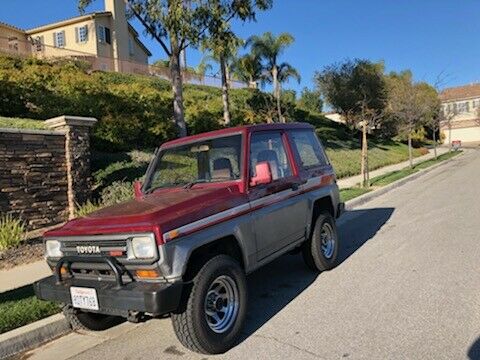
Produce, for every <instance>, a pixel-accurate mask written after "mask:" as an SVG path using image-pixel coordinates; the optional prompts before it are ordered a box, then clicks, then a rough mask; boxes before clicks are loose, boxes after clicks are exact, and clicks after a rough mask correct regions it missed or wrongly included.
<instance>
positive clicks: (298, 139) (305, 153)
mask: <svg viewBox="0 0 480 360" xmlns="http://www.w3.org/2000/svg"><path fill="white" fill-rule="evenodd" d="M289 135H290V138H291V139H292V143H293V146H294V147H295V148H296V150H297V153H298V155H299V157H300V162H301V165H302V167H303V168H304V169H308V168H311V167H315V166H322V165H326V164H328V160H327V157H326V156H325V153H324V151H323V148H322V145H320V141H318V138H317V136H316V135H315V133H314V132H313V131H311V130H292V131H290V132H289Z"/></svg>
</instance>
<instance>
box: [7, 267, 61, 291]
mask: <svg viewBox="0 0 480 360" xmlns="http://www.w3.org/2000/svg"><path fill="white" fill-rule="evenodd" d="M51 274H52V272H51V271H50V268H49V267H48V265H47V262H46V261H45V260H39V261H35V262H33V263H30V264H26V265H21V266H15V267H14V268H11V269H8V270H1V271H0V293H2V292H5V291H8V290H13V289H16V288H19V287H22V286H25V285H29V284H31V283H33V282H35V281H37V280H40V279H41V278H43V277H45V276H49V275H51Z"/></svg>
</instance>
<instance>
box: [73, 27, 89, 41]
mask: <svg viewBox="0 0 480 360" xmlns="http://www.w3.org/2000/svg"><path fill="white" fill-rule="evenodd" d="M75 40H76V41H77V43H86V42H87V41H88V26H87V25H85V26H80V27H77V28H75Z"/></svg>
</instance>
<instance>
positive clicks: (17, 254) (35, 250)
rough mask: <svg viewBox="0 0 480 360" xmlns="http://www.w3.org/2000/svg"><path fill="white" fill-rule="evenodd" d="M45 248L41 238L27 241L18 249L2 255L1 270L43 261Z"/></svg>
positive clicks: (0, 259)
mask: <svg viewBox="0 0 480 360" xmlns="http://www.w3.org/2000/svg"><path fill="white" fill-rule="evenodd" d="M43 253H44V247H43V241H42V238H41V237H36V238H33V239H29V240H26V241H25V242H24V243H23V244H21V245H19V246H18V247H15V248H12V249H8V250H6V251H4V252H2V253H0V270H7V269H11V268H13V267H14V266H18V265H24V264H28V263H31V262H34V261H37V260H41V259H43Z"/></svg>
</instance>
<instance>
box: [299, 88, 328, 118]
mask: <svg viewBox="0 0 480 360" xmlns="http://www.w3.org/2000/svg"><path fill="white" fill-rule="evenodd" d="M297 103H298V106H299V107H301V108H303V109H305V110H308V111H311V112H316V113H320V112H322V108H323V100H322V96H321V93H320V91H318V90H310V89H309V88H306V87H304V88H303V90H302V92H301V94H300V99H299V100H298V102H297Z"/></svg>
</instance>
